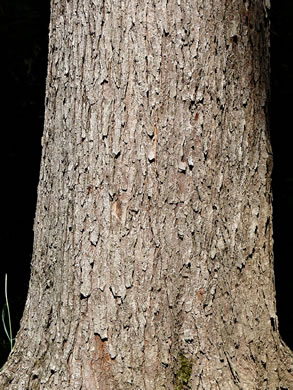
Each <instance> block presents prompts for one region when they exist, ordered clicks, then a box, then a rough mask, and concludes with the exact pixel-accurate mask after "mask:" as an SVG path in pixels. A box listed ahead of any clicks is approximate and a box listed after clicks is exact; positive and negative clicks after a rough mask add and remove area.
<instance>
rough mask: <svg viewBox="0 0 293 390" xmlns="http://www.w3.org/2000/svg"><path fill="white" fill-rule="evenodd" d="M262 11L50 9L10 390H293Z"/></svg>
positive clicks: (3, 383) (59, 5) (238, 7)
mask: <svg viewBox="0 0 293 390" xmlns="http://www.w3.org/2000/svg"><path fill="white" fill-rule="evenodd" d="M264 3H266V4H267V1H264V2H262V1H255V0H246V1H240V0H231V1H227V2H223V1H221V0H213V1H212V0H205V1H203V0H193V1H191V0H185V1H182V0H181V1H180V0H177V1H174V0H171V1H167V0H162V1H159V2H152V1H149V0H145V1H138V0H136V1H135V0H133V1H131V2H123V1H118V0H111V1H100V0H92V1H86V0H84V1H79V2H78V1H76V0H68V1H59V0H52V5H51V8H52V9H51V24H50V46H49V66H48V78H47V96H46V119H45V130H44V136H43V139H42V143H43V155H42V162H41V172H40V182H39V188H38V204H37V211H36V218H35V226H34V232H35V241H34V253H33V259H32V270H31V280H30V287H29V293H28V298H27V302H26V307H25V311H24V315H23V319H22V322H21V328H20V331H19V333H18V335H17V340H16V344H15V348H14V350H13V352H12V353H11V355H10V358H9V360H8V362H7V364H6V366H5V368H4V370H3V372H2V373H1V378H0V387H1V388H3V389H4V388H5V389H7V390H12V389H17V390H22V389H29V390H37V389H41V390H53V389H58V390H59V389H64V390H74V389H82V390H96V389H99V390H113V389H118V390H128V389H129V390H134V389H136V390H163V389H174V390H184V389H204V390H209V389H221V390H229V389H243V390H262V389H269V390H275V389H289V388H293V378H292V369H293V367H292V353H291V352H290V351H289V350H288V349H287V347H286V346H285V345H284V344H283V342H282V341H281V340H280V336H279V333H278V320H277V317H276V307H275V287H274V275H273V252H272V246H273V243H272V204H271V203H272V202H271V201H272V197H271V169H272V153H271V147H270V142H269V135H268V126H267V103H268V96H267V95H268V85H269V81H268V80H269V69H268V68H269V51H268V46H269V21H268V17H267V11H268V9H267V8H266V7H265V4H264Z"/></svg>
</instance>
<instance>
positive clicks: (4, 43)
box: [0, 0, 293, 367]
mask: <svg viewBox="0 0 293 390" xmlns="http://www.w3.org/2000/svg"><path fill="white" fill-rule="evenodd" d="M49 7H50V4H49V0H46V1H44V0H42V1H40V0H1V2H0V44H1V46H0V47H1V51H0V53H1V60H0V77H1V97H2V103H1V105H0V107H1V111H2V112H1V133H0V134H1V138H2V140H1V148H2V149H1V153H0V155H1V183H2V188H1V194H2V197H1V198H2V201H1V205H2V210H3V213H2V216H3V218H2V220H1V223H0V225H1V235H0V239H1V267H0V312H1V311H2V308H3V307H4V304H5V294H4V277H5V274H7V275H8V297H9V305H10V311H11V315H12V326H13V334H14V335H15V334H16V332H17V330H18V327H19V320H20V318H21V315H22V311H23V307H24V303H25V299H26V294H27V289H28V282H29V273H30V260H31V255H32V243H33V231H32V227H33V219H34V213H35V206H36V194H37V184H38V175H39V165H40V156H41V136H42V130H43V121H44V94H45V79H46V71H47V69H46V67H47V49H48V25H49ZM270 16H271V21H272V28H271V67H272V78H271V86H272V99H271V101H272V102H271V118H270V121H271V138H272V145H273V151H274V172H273V194H274V204H273V207H274V213H273V220H274V240H275V244H274V252H275V276H276V289H277V310H278V316H279V325H280V332H281V335H282V337H283V339H284V340H285V341H286V343H287V344H288V345H289V346H290V347H291V349H293V332H292V329H293V327H292V324H293V313H292V298H293V277H292V271H293V266H292V257H293V256H292V248H291V240H292V243H293V237H292V232H293V229H292V223H293V222H292V221H293V174H292V125H291V116H292V113H293V107H292V102H293V99H292V94H293V74H292V70H293V67H292V59H291V56H292V53H293V33H292V31H293V30H292V20H293V1H292V0H286V1H284V0H283V1H279V2H278V1H273V5H272V9H271V12H270ZM8 353H9V342H8V339H7V337H6V336H5V333H4V330H3V326H2V322H1V321H0V367H1V366H2V364H3V363H4V362H5V360H6V358H7V355H8Z"/></svg>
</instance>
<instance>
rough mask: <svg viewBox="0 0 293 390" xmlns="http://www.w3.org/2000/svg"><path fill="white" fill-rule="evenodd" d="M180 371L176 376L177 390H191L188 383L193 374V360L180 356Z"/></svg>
mask: <svg viewBox="0 0 293 390" xmlns="http://www.w3.org/2000/svg"><path fill="white" fill-rule="evenodd" d="M178 360H179V369H178V371H177V373H176V374H175V379H176V382H175V383H176V385H175V390H185V389H191V387H190V386H189V384H188V382H189V379H190V376H191V372H192V360H190V359H188V358H187V357H186V356H184V355H183V353H180V354H179V356H178Z"/></svg>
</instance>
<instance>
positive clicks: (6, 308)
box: [2, 274, 14, 351]
mask: <svg viewBox="0 0 293 390" xmlns="http://www.w3.org/2000/svg"><path fill="white" fill-rule="evenodd" d="M5 312H7V317H8V329H7V326H6V322H5ZM2 324H3V328H4V331H5V334H6V336H7V338H8V340H9V343H10V351H12V348H13V343H14V338H13V336H12V326H11V317H10V309H9V302H8V293H7V274H5V304H4V306H3V309H2Z"/></svg>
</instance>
